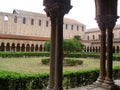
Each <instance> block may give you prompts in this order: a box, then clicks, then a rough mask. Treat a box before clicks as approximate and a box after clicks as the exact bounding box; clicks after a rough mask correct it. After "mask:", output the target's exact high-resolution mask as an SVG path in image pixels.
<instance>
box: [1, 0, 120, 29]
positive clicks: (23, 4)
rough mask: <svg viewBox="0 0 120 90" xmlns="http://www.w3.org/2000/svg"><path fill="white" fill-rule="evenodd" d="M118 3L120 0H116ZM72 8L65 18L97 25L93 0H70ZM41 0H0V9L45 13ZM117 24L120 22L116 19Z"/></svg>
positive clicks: (92, 26)
mask: <svg viewBox="0 0 120 90" xmlns="http://www.w3.org/2000/svg"><path fill="white" fill-rule="evenodd" d="M118 4H120V0H118ZM71 5H72V6H73V8H72V9H71V10H70V12H69V13H68V14H67V15H65V17H67V18H72V19H75V20H78V21H79V22H81V23H83V24H85V25H86V27H87V28H95V27H98V26H97V23H96V21H95V19H94V18H95V5H94V0H71ZM44 8H45V7H43V0H0V11H2V12H10V13H12V11H13V9H21V10H27V11H32V12H38V13H45V12H44V10H43V9H44ZM119 8H120V5H118V16H120V9H119ZM117 24H120V20H119V19H118V22H117Z"/></svg>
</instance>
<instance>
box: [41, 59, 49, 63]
mask: <svg viewBox="0 0 120 90" xmlns="http://www.w3.org/2000/svg"><path fill="white" fill-rule="evenodd" d="M49 60H50V59H49V58H45V59H42V60H41V62H42V64H45V65H48V64H49Z"/></svg>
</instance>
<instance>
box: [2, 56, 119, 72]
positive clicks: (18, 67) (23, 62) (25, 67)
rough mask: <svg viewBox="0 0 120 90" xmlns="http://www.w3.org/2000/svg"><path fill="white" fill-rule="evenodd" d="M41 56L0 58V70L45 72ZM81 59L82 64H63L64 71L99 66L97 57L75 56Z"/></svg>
mask: <svg viewBox="0 0 120 90" xmlns="http://www.w3.org/2000/svg"><path fill="white" fill-rule="evenodd" d="M41 58H42V57H37V58H0V70H5V71H14V72H18V73H21V72H22V73H46V72H49V66H48V65H43V64H42V63H41ZM77 59H80V60H83V65H77V66H64V71H72V70H73V71H75V70H85V69H94V68H99V59H91V58H77ZM113 65H114V66H120V62H114V63H113Z"/></svg>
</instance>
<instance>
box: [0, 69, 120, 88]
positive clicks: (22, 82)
mask: <svg viewBox="0 0 120 90" xmlns="http://www.w3.org/2000/svg"><path fill="white" fill-rule="evenodd" d="M98 74H99V70H98V69H94V70H84V71H81V70H79V71H67V72H64V73H63V86H64V88H66V89H68V88H74V87H80V86H84V85H89V84H92V83H93V82H95V81H96V80H97V78H98ZM113 77H114V79H120V67H115V68H114V69H113ZM48 79H49V74H48V73H44V74H22V73H15V72H9V71H0V90H44V89H45V88H46V87H47V84H48Z"/></svg>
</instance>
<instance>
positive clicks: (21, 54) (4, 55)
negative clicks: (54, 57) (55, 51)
mask: <svg viewBox="0 0 120 90" xmlns="http://www.w3.org/2000/svg"><path fill="white" fill-rule="evenodd" d="M49 56H50V53H49V52H0V57H2V58H11V57H16V58H18V57H49ZM68 57H69V58H88V57H89V58H100V53H91V52H89V53H88V52H78V53H77V52H74V53H70V54H69V55H68ZM113 60H114V61H120V54H113Z"/></svg>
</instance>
